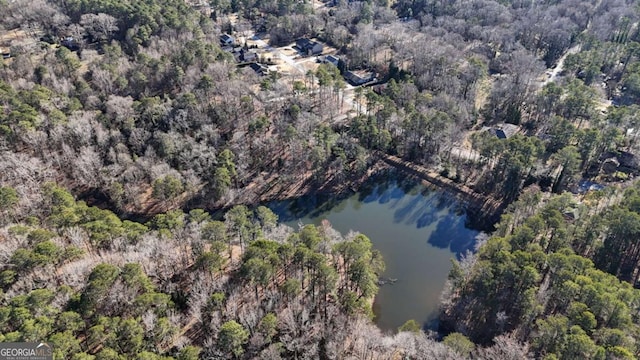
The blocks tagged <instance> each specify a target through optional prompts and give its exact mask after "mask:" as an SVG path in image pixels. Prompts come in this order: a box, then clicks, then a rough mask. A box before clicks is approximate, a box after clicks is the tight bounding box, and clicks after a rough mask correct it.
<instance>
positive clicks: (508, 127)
mask: <svg viewBox="0 0 640 360" xmlns="http://www.w3.org/2000/svg"><path fill="white" fill-rule="evenodd" d="M519 129H520V127H519V126H518V125H513V124H502V125H500V126H499V127H497V128H496V129H495V134H496V136H497V137H498V138H500V139H508V138H510V137H512V136H513V135H515V134H516V133H517V132H518V130H519Z"/></svg>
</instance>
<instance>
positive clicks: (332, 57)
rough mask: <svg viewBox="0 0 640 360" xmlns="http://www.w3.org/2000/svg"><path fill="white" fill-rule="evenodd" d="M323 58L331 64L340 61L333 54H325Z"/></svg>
mask: <svg viewBox="0 0 640 360" xmlns="http://www.w3.org/2000/svg"><path fill="white" fill-rule="evenodd" d="M324 59H325V60H326V61H328V62H330V63H332V64H337V63H338V62H339V61H340V58H338V57H337V56H333V55H327V56H326V57H325V58H324Z"/></svg>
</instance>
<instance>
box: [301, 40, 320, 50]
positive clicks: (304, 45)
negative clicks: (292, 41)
mask: <svg viewBox="0 0 640 360" xmlns="http://www.w3.org/2000/svg"><path fill="white" fill-rule="evenodd" d="M296 45H297V46H298V47H299V48H300V49H302V50H305V51H307V50H311V49H313V48H314V47H315V46H316V45H320V43H318V42H315V41H313V40H309V39H307V38H300V39H298V40H296Z"/></svg>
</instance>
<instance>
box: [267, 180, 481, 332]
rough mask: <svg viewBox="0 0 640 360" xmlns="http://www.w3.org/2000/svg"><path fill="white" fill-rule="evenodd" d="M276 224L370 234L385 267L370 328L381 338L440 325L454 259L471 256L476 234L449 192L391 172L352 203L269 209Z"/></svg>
mask: <svg viewBox="0 0 640 360" xmlns="http://www.w3.org/2000/svg"><path fill="white" fill-rule="evenodd" d="M267 205H268V206H269V207H270V208H271V209H272V210H273V211H274V212H275V213H276V214H278V216H279V218H280V221H282V222H284V223H286V224H288V225H290V226H293V227H295V228H298V225H299V224H316V225H320V223H321V221H322V220H324V219H326V220H328V221H329V222H330V223H331V225H332V227H333V228H334V229H336V230H338V231H340V232H341V233H343V234H346V233H348V232H349V231H350V230H354V231H358V232H361V233H363V234H365V235H367V236H368V237H369V238H370V239H371V242H372V243H373V246H374V248H375V249H378V250H379V251H380V252H381V253H382V255H383V257H384V261H385V264H386V270H385V272H384V274H383V276H382V279H383V280H384V279H387V280H388V279H394V280H395V279H397V281H395V282H394V283H393V284H386V285H382V286H381V287H380V291H379V292H378V295H377V296H376V299H375V303H374V313H375V315H376V319H375V322H376V324H378V326H379V327H380V328H381V329H382V330H385V331H388V330H395V329H397V328H398V327H399V326H400V325H402V324H404V322H405V321H407V320H409V319H414V320H416V321H418V322H420V323H422V324H424V325H425V326H426V325H427V324H429V323H431V322H432V321H433V320H434V319H436V318H437V315H438V314H437V313H438V304H439V302H440V294H441V292H442V290H443V288H444V285H445V281H446V279H447V275H448V273H449V270H450V269H451V266H452V264H451V259H453V258H456V257H457V256H459V255H460V254H462V253H464V252H466V251H467V250H469V249H473V247H474V243H475V239H476V236H477V235H478V231H476V230H473V229H470V228H468V227H467V221H466V220H467V215H466V213H465V209H464V207H463V205H461V204H460V203H459V202H458V201H457V200H455V199H454V198H453V197H452V196H450V195H449V194H447V193H446V192H443V191H440V190H437V189H433V188H428V187H425V186H424V185H422V184H421V183H420V182H418V181H416V180H413V179H409V178H397V177H396V176H393V175H391V174H389V173H387V174H383V175H380V176H377V177H376V178H374V179H371V180H370V181H369V182H367V183H365V184H364V185H363V186H361V187H360V189H358V191H357V192H356V193H354V194H352V195H350V196H343V197H341V198H337V199H336V198H335V197H331V196H327V195H307V196H304V197H300V198H298V199H295V200H287V201H278V202H271V203H269V204H267Z"/></svg>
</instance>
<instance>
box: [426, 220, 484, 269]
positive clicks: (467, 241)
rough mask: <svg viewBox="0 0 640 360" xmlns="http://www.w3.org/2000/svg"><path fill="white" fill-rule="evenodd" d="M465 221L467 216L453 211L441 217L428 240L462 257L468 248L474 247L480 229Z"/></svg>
mask: <svg viewBox="0 0 640 360" xmlns="http://www.w3.org/2000/svg"><path fill="white" fill-rule="evenodd" d="M465 223H466V216H459V215H456V214H455V213H454V212H451V213H449V214H448V215H447V216H444V217H442V218H441V219H439V221H438V225H436V229H435V230H434V231H433V232H432V233H431V236H429V239H428V240H427V242H428V243H429V244H431V245H433V246H435V247H437V248H440V249H449V250H450V251H451V252H453V253H455V254H456V257H458V258H460V256H461V255H463V254H464V253H466V252H467V250H472V249H473V247H474V245H475V241H476V239H475V238H476V235H477V234H478V231H476V230H472V229H469V228H467V227H466V226H465Z"/></svg>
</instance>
